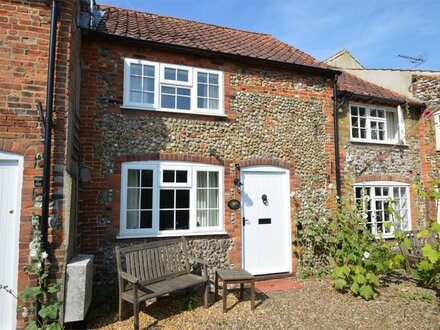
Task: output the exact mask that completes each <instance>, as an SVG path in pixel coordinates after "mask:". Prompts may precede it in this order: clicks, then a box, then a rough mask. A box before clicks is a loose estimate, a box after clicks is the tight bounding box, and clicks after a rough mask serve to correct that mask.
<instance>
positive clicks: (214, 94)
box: [209, 86, 218, 98]
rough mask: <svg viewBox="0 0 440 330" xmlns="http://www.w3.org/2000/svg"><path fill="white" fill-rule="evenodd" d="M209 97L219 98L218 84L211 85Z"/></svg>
mask: <svg viewBox="0 0 440 330" xmlns="http://www.w3.org/2000/svg"><path fill="white" fill-rule="evenodd" d="M209 97H214V98H218V86H209Z"/></svg>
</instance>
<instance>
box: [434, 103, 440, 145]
mask: <svg viewBox="0 0 440 330" xmlns="http://www.w3.org/2000/svg"><path fill="white" fill-rule="evenodd" d="M434 129H435V141H436V142H435V149H436V150H437V151H440V111H438V112H436V113H434Z"/></svg>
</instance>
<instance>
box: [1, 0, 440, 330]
mask: <svg viewBox="0 0 440 330" xmlns="http://www.w3.org/2000/svg"><path fill="white" fill-rule="evenodd" d="M0 12H1V13H2V17H1V19H0V37H1V45H2V46H1V47H0V53H1V55H2V56H0V69H1V74H2V80H1V81H0V95H1V96H0V201H1V204H0V205H1V208H0V216H1V219H0V220H1V221H0V262H1V264H0V284H3V285H7V286H8V287H10V288H11V289H12V290H13V291H14V292H19V291H21V290H22V289H24V288H25V287H28V286H29V285H30V284H32V283H33V281H32V280H31V278H32V276H29V274H28V273H26V272H25V271H24V266H25V264H26V263H28V262H29V255H30V254H34V252H35V246H33V245H32V244H30V243H31V232H32V228H33V224H34V225H35V223H38V221H39V217H38V216H39V215H42V217H41V220H40V221H41V229H42V232H43V234H42V235H43V241H42V251H43V252H46V251H47V252H49V257H48V258H49V261H50V265H51V268H50V274H51V279H52V280H54V281H55V280H58V281H59V282H60V283H63V284H64V283H66V281H68V279H71V278H72V276H70V277H69V276H67V265H68V263H69V262H70V261H71V260H72V258H73V257H74V256H76V255H77V254H78V253H81V254H89V255H92V256H93V257H94V263H95V272H94V276H93V280H94V281H95V283H102V284H107V283H112V282H115V280H116V259H115V252H114V251H115V246H129V245H133V244H136V243H139V242H150V241H157V240H163V239H167V238H169V237H175V236H182V235H183V236H186V237H187V239H188V242H189V244H190V248H191V250H192V253H193V254H194V255H195V256H196V257H203V258H204V259H206V260H208V262H209V264H210V266H211V270H215V269H221V268H232V267H236V268H239V267H242V268H245V269H246V270H248V271H249V272H251V273H252V274H254V275H262V276H268V275H273V274H275V275H276V276H280V275H282V274H292V273H295V272H296V271H297V268H298V265H297V262H298V260H297V256H296V255H295V254H294V253H293V252H292V244H291V242H292V238H294V237H296V226H295V223H296V221H298V220H301V219H302V217H304V214H303V212H302V210H304V209H306V208H309V207H313V208H317V209H324V210H325V209H331V208H332V207H333V206H334V198H333V197H334V196H335V195H336V194H341V193H342V191H343V190H346V191H348V192H349V193H350V191H351V189H352V188H353V187H354V190H353V193H354V194H355V196H357V197H359V194H360V190H361V189H366V191H367V192H368V194H369V196H370V201H371V202H370V204H368V205H365V207H366V211H367V214H368V221H369V224H370V228H371V230H372V231H373V232H374V233H378V232H383V233H385V236H386V237H391V236H392V230H393V227H388V226H387V225H386V224H387V222H389V221H390V219H389V218H387V215H386V213H385V211H384V210H385V208H386V200H387V199H389V198H392V199H394V200H396V201H397V202H398V205H399V208H398V212H400V214H401V216H402V218H403V219H404V221H403V223H402V226H404V228H405V229H407V230H414V229H417V228H418V226H419V225H420V224H421V223H417V222H416V219H422V220H423V219H426V218H427V217H428V216H431V217H432V214H435V212H438V211H436V210H435V206H432V205H426V204H424V203H423V202H422V200H421V199H420V198H419V197H417V196H416V194H415V191H414V189H413V188H412V184H413V183H420V184H422V185H423V186H429V184H430V183H432V182H434V181H435V180H436V179H438V169H439V168H440V166H438V159H439V151H438V149H439V148H438V147H437V149H436V147H435V132H437V134H438V135H439V134H440V133H439V130H440V128H439V126H440V124H439V120H437V119H438V118H439V117H438V115H437V114H438V113H437V112H435V111H434V110H435V109H436V108H435V106H436V104H437V103H438V95H439V94H438V93H437V92H438V77H436V76H435V75H424V74H422V73H420V72H418V73H417V77H419V76H420V78H417V77H413V79H416V80H414V83H413V86H414V94H412V95H407V94H405V93H404V92H402V91H400V90H394V89H392V88H391V87H390V86H379V85H381V84H380V81H379V82H378V81H372V80H371V79H369V78H368V79H367V77H366V76H359V75H356V74H355V73H354V72H355V71H356V70H351V71H350V70H347V69H346V68H345V67H336V66H338V65H336V64H335V62H331V61H327V63H322V62H319V61H317V60H315V59H314V58H313V57H311V56H310V55H307V54H305V53H303V52H302V51H300V50H298V49H296V48H294V47H292V46H289V45H287V44H285V43H283V42H281V41H279V40H277V39H275V38H274V37H272V36H270V35H267V34H262V33H254V32H249V31H243V30H237V29H232V28H227V27H221V26H216V25H211V24H205V23H199V22H194V21H188V20H183V19H178V18H172V17H166V16H160V15H155V14H149V13H143V12H137V11H133V10H127V9H121V8H115V7H111V6H104V5H96V4H95V3H94V1H87V0H83V1H75V2H74V1H61V0H59V1H45V0H29V1H27V2H22V1H6V0H0ZM333 58H339V57H338V56H335V57H333ZM339 59H340V58H339ZM349 62H350V63H351V64H350V65H360V64H359V63H357V62H356V61H355V60H354V59H351V60H350V61H349ZM353 63H354V64H353ZM356 63H357V64H356ZM358 69H359V68H358ZM358 71H360V69H359V70H358ZM436 93H437V94H436ZM416 97H417V98H416ZM422 101H423V102H425V103H426V105H428V110H429V111H431V112H432V113H433V116H428V115H426V113H427V112H426V111H425V115H422V111H423V110H424V109H425V105H424V104H423V103H422ZM427 118H428V119H427ZM433 118H436V119H435V121H434V119H433ZM52 124H53V125H52ZM436 129H437V131H435V130H436ZM438 135H437V138H438V140H440V138H439V137H438ZM438 140H437V141H438ZM437 143H439V142H437ZM333 187H336V188H333ZM437 214H438V213H437ZM423 221H424V220H423ZM75 260H78V259H75ZM80 260H82V259H81V258H80ZM89 271H90V269H89ZM81 274H82V276H86V273H84V272H83V273H81ZM87 274H88V273H87ZM78 278H80V277H78ZM86 280H87V279H86V277H85V278H84V281H86ZM89 284H90V283H88V285H89ZM60 295H61V296H63V295H64V288H63V290H62V292H61V293H60ZM87 299H88V298H84V300H87ZM63 300H64V299H63ZM88 301H89V300H88ZM65 306H68V302H66V304H65ZM15 307H16V306H15V300H13V299H12V298H11V296H10V295H7V294H6V293H5V292H4V291H0V313H2V314H0V328H14V327H16V326H17V324H18V328H22V327H23V326H24V324H25V322H27V319H26V315H24V316H23V315H21V314H20V315H19V317H18V323H17V320H16V314H15ZM83 307H84V310H83V312H84V313H85V312H87V305H86V304H85V305H84V306H83ZM80 317H81V316H80ZM61 319H63V315H61ZM67 320H71V319H68V318H67Z"/></svg>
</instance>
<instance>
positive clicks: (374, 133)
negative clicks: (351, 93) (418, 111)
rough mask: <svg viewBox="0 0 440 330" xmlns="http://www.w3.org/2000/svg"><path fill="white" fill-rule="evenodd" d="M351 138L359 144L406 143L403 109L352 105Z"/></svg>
mask: <svg viewBox="0 0 440 330" xmlns="http://www.w3.org/2000/svg"><path fill="white" fill-rule="evenodd" d="M350 136H351V140H352V141H359V142H372V143H393V144H396V143H405V132H404V123H403V112H402V109H401V108H400V107H398V108H397V109H390V108H383V107H377V106H366V105H350Z"/></svg>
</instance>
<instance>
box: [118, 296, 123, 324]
mask: <svg viewBox="0 0 440 330" xmlns="http://www.w3.org/2000/svg"><path fill="white" fill-rule="evenodd" d="M123 312H124V300H122V298H121V296H119V321H122V314H123Z"/></svg>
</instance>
